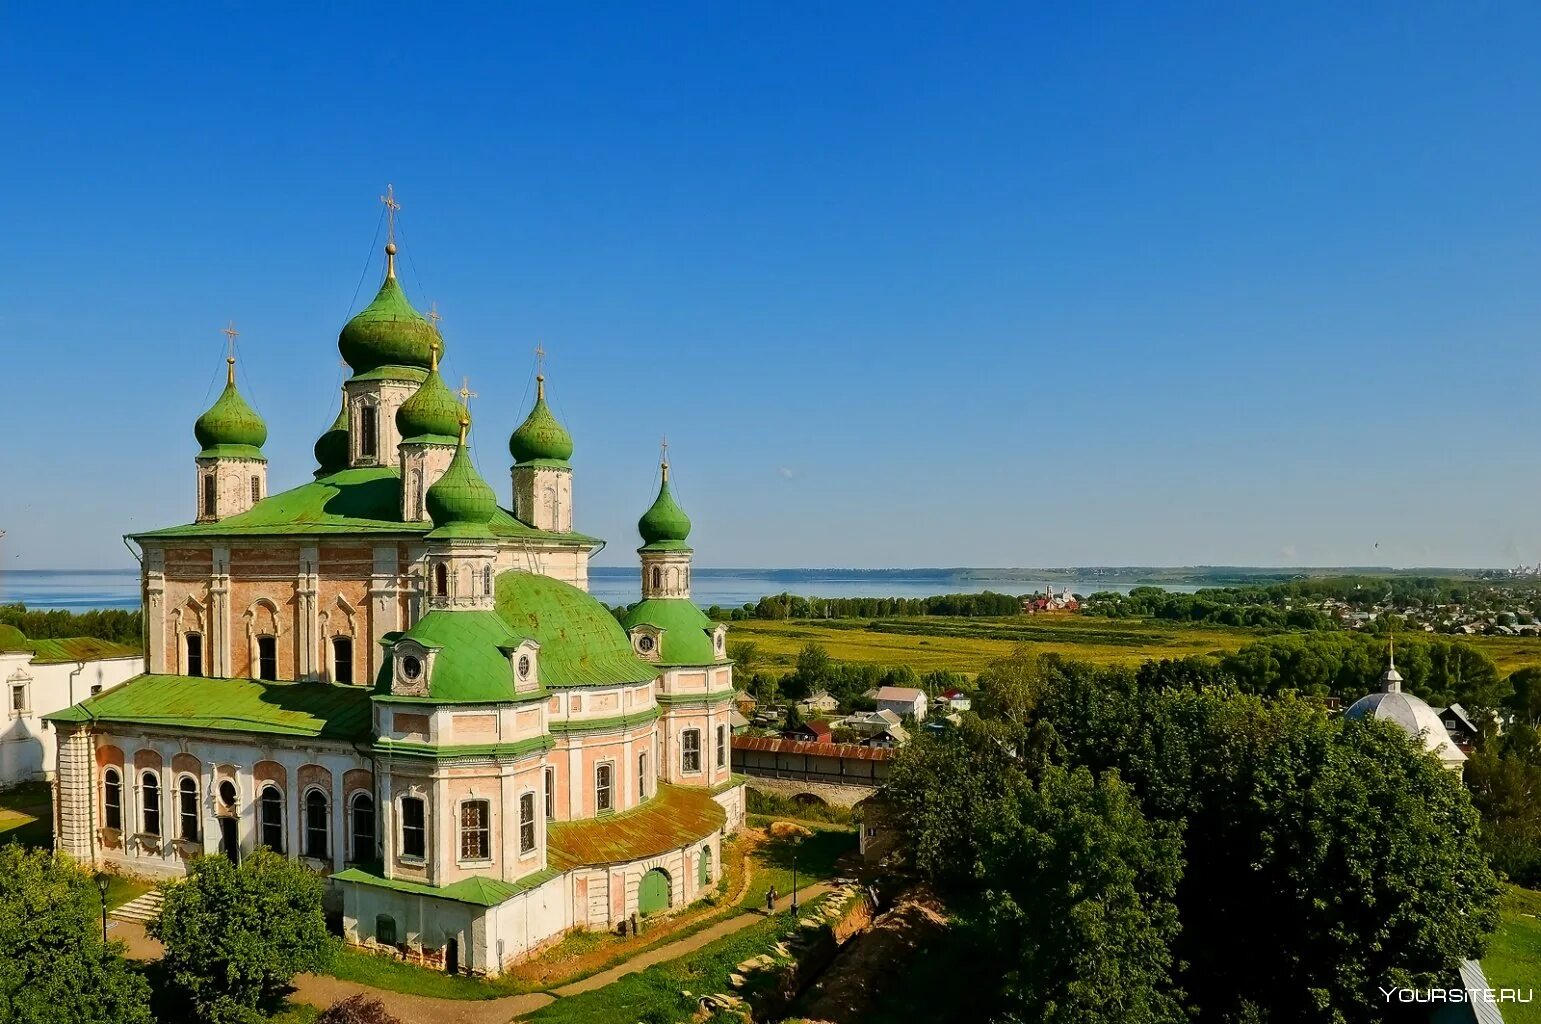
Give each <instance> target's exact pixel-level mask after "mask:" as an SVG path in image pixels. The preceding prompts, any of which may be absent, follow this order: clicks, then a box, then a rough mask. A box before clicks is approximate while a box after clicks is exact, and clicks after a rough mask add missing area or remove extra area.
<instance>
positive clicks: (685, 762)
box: [680, 729, 701, 772]
mask: <svg viewBox="0 0 1541 1024" xmlns="http://www.w3.org/2000/svg"><path fill="white" fill-rule="evenodd" d="M700 770H701V730H700V729H686V730H685V733H684V735H683V736H681V737H680V771H682V772H698V771H700Z"/></svg>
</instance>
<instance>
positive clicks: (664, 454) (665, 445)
mask: <svg viewBox="0 0 1541 1024" xmlns="http://www.w3.org/2000/svg"><path fill="white" fill-rule="evenodd" d="M658 465H659V467H660V468H661V469H662V470H663V479H664V483H668V482H669V435H668V434H665V435H664V436H663V437H662V438H660V439H659V441H658Z"/></svg>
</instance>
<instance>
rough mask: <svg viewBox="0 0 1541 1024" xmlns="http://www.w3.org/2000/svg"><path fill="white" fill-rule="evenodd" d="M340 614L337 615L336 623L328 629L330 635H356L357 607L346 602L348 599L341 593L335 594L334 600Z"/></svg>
mask: <svg viewBox="0 0 1541 1024" xmlns="http://www.w3.org/2000/svg"><path fill="white" fill-rule="evenodd" d="M334 603H335V604H336V605H337V607H338V609H339V610H341V612H342V615H340V616H338V618H337V620H336V623H335V624H334V625H333V626H332V627H331V629H330V630H329V631H328V635H331V636H357V635H358V609H357V608H355V607H353V605H351V604H349V603H348V599H347V598H346V597H343V596H342V595H341V594H338V595H337V600H336V601H335V602H334Z"/></svg>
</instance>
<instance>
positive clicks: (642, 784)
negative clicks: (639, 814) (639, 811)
mask: <svg viewBox="0 0 1541 1024" xmlns="http://www.w3.org/2000/svg"><path fill="white" fill-rule="evenodd" d="M646 799H647V751H645V750H644V751H643V752H642V753H640V754H638V755H637V802H638V803H641V802H642V801H643V800H646Z"/></svg>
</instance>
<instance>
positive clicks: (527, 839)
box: [519, 793, 535, 853]
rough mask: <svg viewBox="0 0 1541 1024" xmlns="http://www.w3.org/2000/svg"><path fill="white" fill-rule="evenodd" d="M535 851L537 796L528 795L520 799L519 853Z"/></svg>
mask: <svg viewBox="0 0 1541 1024" xmlns="http://www.w3.org/2000/svg"><path fill="white" fill-rule="evenodd" d="M533 849H535V794H534V793H526V794H524V795H523V796H521V797H520V798H519V852H520V853H529V852H530V851H531V850H533Z"/></svg>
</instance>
